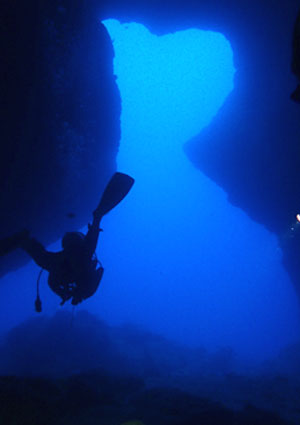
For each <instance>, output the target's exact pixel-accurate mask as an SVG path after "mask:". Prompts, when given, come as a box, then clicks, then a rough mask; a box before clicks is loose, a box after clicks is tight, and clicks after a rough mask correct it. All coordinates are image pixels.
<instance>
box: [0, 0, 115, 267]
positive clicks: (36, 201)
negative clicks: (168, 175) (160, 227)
mask: <svg viewBox="0 0 300 425" xmlns="http://www.w3.org/2000/svg"><path fill="white" fill-rule="evenodd" d="M1 9H2V12H3V13H1V16H2V18H1V19H3V23H4V25H1V31H2V35H1V40H2V46H1V51H2V53H1V57H2V63H4V69H3V72H4V78H1V82H0V84H1V93H2V96H3V104H4V110H3V121H2V128H1V148H0V149H1V151H0V204H1V211H0V222H1V223H2V227H1V229H0V239H1V238H4V237H6V236H9V235H10V234H12V233H14V232H16V231H18V230H20V229H22V228H28V229H29V230H30V231H31V232H32V233H33V234H34V235H35V236H37V237H38V238H39V239H40V240H41V241H42V242H43V243H45V244H48V243H50V242H51V241H55V240H57V239H58V238H59V237H61V236H62V234H63V233H64V232H65V231H66V230H77V229H78V228H80V227H81V226H83V225H85V224H86V223H87V221H88V220H89V219H91V213H92V211H93V209H94V208H95V207H96V206H97V204H98V201H99V199H100V195H101V192H102V190H103V188H104V186H105V184H106V182H107V180H108V178H109V177H110V176H111V174H112V172H113V171H114V170H115V157H116V152H117V148H118V143H119V138H120V97H119V92H118V90H117V87H116V84H115V79H114V76H113V49H112V45H111V41H110V38H109V36H108V34H107V32H106V29H105V28H104V26H103V25H102V24H101V23H100V21H99V19H97V16H98V15H97V13H96V11H97V7H96V5H95V3H93V2H89V6H88V7H87V6H86V5H85V3H84V2H80V1H75V2H74V1H69V0H62V1H60V0H55V1H51V2H42V3H41V2H39V1H37V0H30V1H28V2H25V3H20V2H17V1H13V2H5V4H4V5H3V6H1ZM70 217H72V218H70ZM25 260H26V257H25V254H23V253H22V252H14V253H13V254H10V255H9V256H6V257H2V258H1V259H0V275H1V274H3V273H5V272H7V271H8V270H10V269H11V268H13V267H16V266H18V265H20V264H22V262H23V261H25Z"/></svg>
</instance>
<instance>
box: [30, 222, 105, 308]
mask: <svg viewBox="0 0 300 425" xmlns="http://www.w3.org/2000/svg"><path fill="white" fill-rule="evenodd" d="M99 224H100V218H98V219H97V218H94V221H93V224H92V225H90V226H89V230H88V232H87V234H86V235H85V236H84V238H83V240H82V244H80V246H79V247H77V248H75V249H74V250H71V251H67V250H62V251H59V252H49V251H47V250H46V249H45V248H44V246H43V245H42V244H41V243H40V242H38V241H37V240H36V239H34V238H29V237H28V238H27V239H26V240H25V241H24V242H23V243H22V248H23V249H24V250H25V251H26V252H27V253H28V254H29V255H30V256H31V257H32V259H33V260H34V261H35V262H36V264H37V265H39V266H40V267H42V268H43V269H45V270H48V272H49V277H48V284H49V286H50V288H51V289H52V291H54V292H55V293H56V294H57V295H59V296H60V297H61V298H62V304H63V303H64V302H65V301H67V300H68V299H70V298H72V304H73V305H76V304H78V303H80V302H81V301H82V300H85V299H86V298H89V297H91V296H92V295H93V294H94V293H95V292H96V290H97V288H98V286H99V284H100V280H101V277H102V274H103V268H102V267H98V268H97V266H98V261H97V259H96V258H95V254H94V253H95V250H96V247H97V242H98V237H99V232H100V229H99Z"/></svg>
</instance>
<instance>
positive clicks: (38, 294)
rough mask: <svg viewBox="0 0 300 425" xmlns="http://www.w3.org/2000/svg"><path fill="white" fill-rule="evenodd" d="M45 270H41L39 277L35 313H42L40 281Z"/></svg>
mask: <svg viewBox="0 0 300 425" xmlns="http://www.w3.org/2000/svg"><path fill="white" fill-rule="evenodd" d="M43 270H44V269H41V270H40V273H39V276H38V278H37V281H36V299H35V303H34V305H35V311H36V312H37V313H41V311H42V301H41V299H40V280H41V276H42V273H43Z"/></svg>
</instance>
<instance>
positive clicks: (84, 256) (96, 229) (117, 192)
mask: <svg viewBox="0 0 300 425" xmlns="http://www.w3.org/2000/svg"><path fill="white" fill-rule="evenodd" d="M133 183H134V180H133V179H132V178H131V177H130V176H128V175H126V174H123V173H115V174H114V175H113V177H112V178H111V180H110V181H109V183H108V185H107V186H106V188H105V190H104V193H103V195H102V198H101V200H100V203H99V205H98V207H97V208H96V210H95V211H94V212H93V221H92V224H89V225H88V232H87V234H86V235H84V234H83V233H81V232H68V233H66V234H65V235H64V237H63V238H62V248H63V249H62V251H59V252H50V251H47V250H46V249H45V248H44V246H43V245H42V244H41V243H40V242H38V241H37V240H36V239H35V238H32V237H30V234H29V232H28V231H27V230H24V231H22V232H20V233H19V234H18V236H16V237H15V240H18V244H17V245H18V247H20V248H22V249H23V250H24V251H26V252H27V254H29V255H30V257H31V258H32V259H33V260H34V261H35V263H36V264H37V265H38V266H40V267H41V268H42V270H41V272H42V271H43V270H47V271H48V272H49V276H48V285H49V287H50V289H51V290H52V291H53V292H55V293H56V294H57V295H59V296H60V298H61V300H62V301H61V305H63V304H64V303H65V302H66V301H68V300H70V299H71V303H72V304H73V305H77V304H79V303H80V302H82V301H83V300H86V299H87V298H89V297H91V296H92V295H94V294H95V292H96V291H97V289H98V287H99V284H100V281H101V279H102V276H103V271H104V269H103V267H102V266H101V265H100V263H99V261H98V260H97V257H96V254H95V251H96V247H97V242H98V237H99V233H100V232H101V230H102V229H100V222H101V219H102V217H103V216H104V215H105V214H107V213H108V212H109V211H110V210H111V209H112V208H114V207H115V206H116V205H117V204H118V203H119V202H121V201H122V199H123V198H124V197H125V196H126V195H127V193H128V192H129V191H130V189H131V187H132V185H133ZM40 276H41V273H40V275H39V278H38V282H37V298H36V301H35V307H36V311H37V312H40V311H41V300H40V297H39V279H40Z"/></svg>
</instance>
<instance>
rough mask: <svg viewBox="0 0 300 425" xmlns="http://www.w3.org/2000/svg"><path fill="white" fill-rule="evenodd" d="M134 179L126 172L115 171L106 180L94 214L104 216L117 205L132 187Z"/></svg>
mask: <svg viewBox="0 0 300 425" xmlns="http://www.w3.org/2000/svg"><path fill="white" fill-rule="evenodd" d="M133 183H134V179H133V178H132V177H130V176H128V175H127V174H123V173H115V174H114V175H113V176H112V178H111V179H110V181H109V182H108V184H107V186H106V188H105V190H104V192H103V195H102V197H101V200H100V202H99V205H98V207H97V208H96V210H95V211H94V215H97V216H100V217H102V216H104V215H105V214H107V213H108V212H109V211H111V210H112V209H113V208H115V206H117V205H118V204H119V203H120V202H121V201H122V200H123V199H124V198H125V196H126V195H127V194H128V192H129V191H130V189H131V188H132V186H133Z"/></svg>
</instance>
